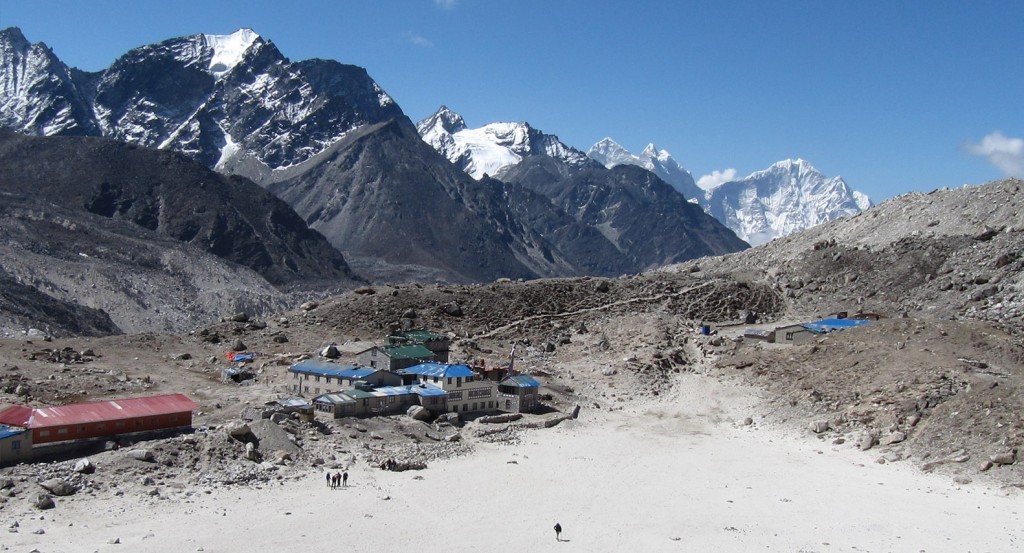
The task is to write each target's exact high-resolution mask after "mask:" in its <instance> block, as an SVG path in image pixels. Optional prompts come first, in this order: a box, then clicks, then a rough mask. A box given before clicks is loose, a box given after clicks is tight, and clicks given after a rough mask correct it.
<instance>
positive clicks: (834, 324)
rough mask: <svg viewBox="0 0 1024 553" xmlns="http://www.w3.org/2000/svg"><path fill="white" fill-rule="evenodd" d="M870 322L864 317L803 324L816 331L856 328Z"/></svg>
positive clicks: (823, 320) (822, 320)
mask: <svg viewBox="0 0 1024 553" xmlns="http://www.w3.org/2000/svg"><path fill="white" fill-rule="evenodd" d="M869 322H871V321H866V320H862V319H821V320H820V321H814V322H810V323H807V324H805V325H802V326H803V327H804V328H806V329H808V330H813V331H814V332H831V331H833V330H843V329H846V328H855V327H858V326H862V325H866V324H868V323H869Z"/></svg>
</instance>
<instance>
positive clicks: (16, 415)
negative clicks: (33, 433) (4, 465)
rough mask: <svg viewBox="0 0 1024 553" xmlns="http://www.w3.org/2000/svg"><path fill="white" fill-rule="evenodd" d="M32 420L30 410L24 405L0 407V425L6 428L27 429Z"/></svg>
mask: <svg viewBox="0 0 1024 553" xmlns="http://www.w3.org/2000/svg"><path fill="white" fill-rule="evenodd" d="M31 418H32V408H31V407H25V406H24V405H0V424H5V425H7V426H20V427H22V428H27V427H28V421H29V419H31Z"/></svg>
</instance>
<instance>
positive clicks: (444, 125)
mask: <svg viewBox="0 0 1024 553" xmlns="http://www.w3.org/2000/svg"><path fill="white" fill-rule="evenodd" d="M436 127H440V128H441V129H442V130H444V131H445V132H447V133H449V134H453V133H457V132H459V131H461V130H463V129H465V128H466V121H465V120H464V119H463V118H462V116H461V115H459V114H458V113H455V112H454V111H452V110H451V108H449V107H448V106H445V105H442V106H441V107H439V108H437V111H435V112H434V114H433V115H431V116H430V117H427V118H426V119H424V120H423V121H420V122H419V124H417V125H416V128H417V129H418V130H419V131H420V134H423V133H424V132H427V131H429V130H430V129H433V128H436Z"/></svg>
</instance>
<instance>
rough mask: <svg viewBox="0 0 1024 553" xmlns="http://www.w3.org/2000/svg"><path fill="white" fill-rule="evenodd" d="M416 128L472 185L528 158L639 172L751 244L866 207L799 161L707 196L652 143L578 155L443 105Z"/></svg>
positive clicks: (534, 133)
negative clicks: (468, 119) (477, 122)
mask: <svg viewBox="0 0 1024 553" xmlns="http://www.w3.org/2000/svg"><path fill="white" fill-rule="evenodd" d="M416 128H417V130H418V131H419V133H420V135H421V136H422V137H423V140H424V141H426V142H427V143H428V144H430V145H431V146H432V147H433V148H434V149H435V150H437V151H438V152H439V153H440V154H441V155H443V156H445V157H446V158H448V160H449V161H451V162H452V163H453V164H455V165H456V166H457V167H459V168H460V169H462V170H463V171H465V172H466V173H468V174H469V175H471V176H472V177H473V178H476V179H479V178H482V177H483V176H484V175H490V176H496V177H498V178H501V179H503V180H508V179H506V178H505V177H506V175H507V174H508V172H509V171H510V170H511V169H512V168H513V167H514V166H516V165H517V164H519V163H521V162H523V161H524V160H525V159H527V158H530V157H534V156H546V157H550V158H554V159H556V160H560V161H561V162H564V163H567V164H569V165H571V166H575V167H583V166H585V165H586V163H585V158H586V157H589V158H590V159H592V160H594V161H596V162H598V163H600V164H601V165H603V166H604V167H606V168H608V169H611V168H613V167H617V166H622V165H633V166H637V167H642V168H644V169H646V170H647V171H650V172H651V173H653V174H655V175H657V176H658V177H659V178H660V179H661V180H663V181H664V182H666V183H668V184H669V185H671V186H672V187H673V188H674V189H675V190H676V191H677V192H679V193H680V194H682V195H683V197H684V198H686V199H688V200H690V201H691V202H695V203H697V204H699V205H700V206H701V207H703V208H704V210H705V211H706V212H707V213H709V214H710V215H712V216H714V217H715V218H716V219H718V221H720V222H721V223H723V224H724V225H725V226H727V227H729V228H730V229H731V230H732V231H733V232H735V233H736V235H737V236H739V237H740V238H741V239H743V240H745V241H747V242H748V243H750V244H751V245H759V244H763V243H765V242H767V241H769V240H771V239H773V238H777V237H780V236H786V235H788V234H791V233H793V232H797V231H800V230H804V229H807V228H810V227H812V226H814V225H817V224H820V223H823V222H826V221H831V220H833V219H836V218H838V217H844V216H849V215H853V214H855V213H859V212H860V211H863V210H864V209H867V208H868V207H870V206H871V205H872V204H871V200H870V199H869V198H868V197H867V196H866V195H864V194H862V193H860V192H855V191H853V190H851V189H850V188H849V187H848V186H847V185H846V183H845V181H843V180H842V178H841V177H833V178H829V177H826V176H825V175H823V174H821V173H820V172H818V171H817V170H816V169H815V168H814V167H813V166H811V165H810V163H808V162H806V161H804V160H784V161H780V162H779V163H776V164H775V165H773V166H772V167H771V168H769V169H767V170H765V171H758V172H755V173H753V174H751V175H749V176H748V177H746V178H743V179H738V180H735V181H731V182H727V183H722V184H720V185H717V186H714V187H710V188H708V189H707V190H705V189H702V188H700V187H699V186H697V183H696V182H695V181H694V179H693V176H692V175H691V174H690V172H689V171H687V170H686V169H684V168H683V167H682V165H680V164H679V162H677V161H676V160H675V159H674V158H673V157H672V155H671V154H670V153H669V152H668V151H667V150H663V149H658V148H657V147H656V146H655V145H654V144H649V145H648V146H647V147H646V148H644V150H643V151H642V152H641V153H640V155H634V154H632V153H630V152H629V151H628V150H626V149H625V148H623V147H622V146H620V145H619V144H618V143H616V142H615V141H614V140H612V139H611V138H605V139H603V140H601V141H599V142H597V143H596V144H594V145H593V146H592V147H591V148H590V150H588V151H587V153H586V154H584V153H583V152H581V151H579V150H577V149H575V148H572V147H571V146H568V145H566V144H564V143H562V142H561V141H560V140H559V139H558V137H557V136H555V135H551V134H546V133H544V132H542V131H540V130H538V129H535V128H533V127H532V126H530V124H529V123H526V122H511V123H510V122H502V123H490V124H487V125H484V126H482V127H478V128H470V127H468V126H467V125H466V123H465V120H464V119H463V118H462V116H461V115H459V114H458V113H456V112H454V111H452V110H451V109H450V108H448V107H447V106H441V108H440V109H438V111H437V112H436V113H434V114H433V115H431V116H430V117H428V118H426V119H424V120H423V121H420V122H419V123H418V124H417V125H416Z"/></svg>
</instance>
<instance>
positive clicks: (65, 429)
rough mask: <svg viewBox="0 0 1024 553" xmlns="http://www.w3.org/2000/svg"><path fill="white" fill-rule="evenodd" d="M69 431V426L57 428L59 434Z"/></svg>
mask: <svg viewBox="0 0 1024 553" xmlns="http://www.w3.org/2000/svg"><path fill="white" fill-rule="evenodd" d="M67 433H68V429H67V428H58V429H57V434H67Z"/></svg>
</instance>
